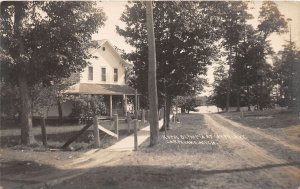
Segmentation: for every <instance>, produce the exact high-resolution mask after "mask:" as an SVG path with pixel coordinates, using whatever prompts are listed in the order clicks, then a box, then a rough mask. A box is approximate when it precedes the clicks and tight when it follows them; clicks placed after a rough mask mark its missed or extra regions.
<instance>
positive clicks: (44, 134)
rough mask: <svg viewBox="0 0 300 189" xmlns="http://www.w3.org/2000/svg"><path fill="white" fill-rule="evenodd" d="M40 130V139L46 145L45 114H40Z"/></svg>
mask: <svg viewBox="0 0 300 189" xmlns="http://www.w3.org/2000/svg"><path fill="white" fill-rule="evenodd" d="M40 120H41V132H42V141H43V146H44V147H47V146H48V143H47V132H46V121H45V116H41V118H40Z"/></svg>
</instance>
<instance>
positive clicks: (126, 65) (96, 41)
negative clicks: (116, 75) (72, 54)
mask: <svg viewBox="0 0 300 189" xmlns="http://www.w3.org/2000/svg"><path fill="white" fill-rule="evenodd" d="M92 43H97V44H98V46H99V48H97V49H100V48H101V47H102V46H103V45H104V44H107V45H108V46H109V47H110V49H111V52H112V53H113V54H114V55H115V56H117V57H118V58H119V59H120V60H121V61H120V62H119V63H120V64H121V65H122V66H123V67H124V68H127V67H129V68H130V67H132V66H133V65H132V64H130V63H128V62H127V61H125V60H124V59H123V58H122V57H121V55H120V54H119V53H118V52H117V51H116V49H115V48H114V46H113V45H112V44H111V43H110V42H109V41H108V40H107V39H101V40H94V41H92ZM97 49H96V50H97ZM96 50H95V51H94V52H96ZM94 52H92V54H93V53H94Z"/></svg>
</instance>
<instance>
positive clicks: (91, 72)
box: [88, 66, 93, 80]
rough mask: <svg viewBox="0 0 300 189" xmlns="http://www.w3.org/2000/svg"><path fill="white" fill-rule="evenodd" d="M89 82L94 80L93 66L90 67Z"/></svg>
mask: <svg viewBox="0 0 300 189" xmlns="http://www.w3.org/2000/svg"><path fill="white" fill-rule="evenodd" d="M88 77H89V78H88V79H89V80H93V67H92V66H89V76H88Z"/></svg>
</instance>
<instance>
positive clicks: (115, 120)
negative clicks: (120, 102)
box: [114, 114, 119, 138]
mask: <svg viewBox="0 0 300 189" xmlns="http://www.w3.org/2000/svg"><path fill="white" fill-rule="evenodd" d="M114 126H115V133H116V134H117V136H118V138H119V119H118V114H114Z"/></svg>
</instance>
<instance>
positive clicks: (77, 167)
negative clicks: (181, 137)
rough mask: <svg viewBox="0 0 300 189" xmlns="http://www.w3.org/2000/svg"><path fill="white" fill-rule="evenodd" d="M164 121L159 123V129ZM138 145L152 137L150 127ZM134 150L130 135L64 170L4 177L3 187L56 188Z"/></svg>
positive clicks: (77, 160) (132, 138) (139, 136)
mask: <svg viewBox="0 0 300 189" xmlns="http://www.w3.org/2000/svg"><path fill="white" fill-rule="evenodd" d="M162 125H163V120H160V121H159V128H161V127H162ZM137 136H138V145H141V144H142V143H143V142H145V141H146V140H147V139H148V138H149V137H150V126H147V127H145V128H143V129H141V130H140V131H138V133H137ZM133 150H134V135H133V134H132V135H130V136H128V137H126V138H124V139H122V140H120V141H118V142H117V143H115V144H114V145H113V146H111V147H109V148H107V149H93V150H90V151H88V152H86V153H85V154H84V155H83V156H82V157H80V158H78V159H75V160H74V161H72V162H70V163H69V164H67V165H65V166H64V168H63V169H51V170H50V169H40V170H39V171H38V172H32V173H27V174H26V175H24V174H22V173H21V174H19V173H16V174H13V175H6V176H4V175H2V176H3V177H2V178H1V185H0V189H1V188H2V187H4V188H30V189H33V188H44V187H46V188H47V187H50V186H55V185H57V184H59V183H61V182H63V181H65V180H68V179H71V178H74V177H77V176H79V175H82V174H85V173H87V172H88V171H89V170H90V168H95V167H98V166H101V165H104V164H106V163H111V162H113V161H117V160H119V159H120V158H122V157H125V156H128V155H129V154H130V153H132V151H133Z"/></svg>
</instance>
